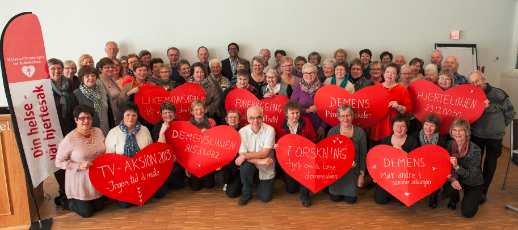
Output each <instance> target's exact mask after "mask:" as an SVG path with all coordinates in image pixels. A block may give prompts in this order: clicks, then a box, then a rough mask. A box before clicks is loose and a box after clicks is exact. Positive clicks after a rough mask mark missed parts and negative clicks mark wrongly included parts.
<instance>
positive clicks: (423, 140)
mask: <svg viewBox="0 0 518 230" xmlns="http://www.w3.org/2000/svg"><path fill="white" fill-rule="evenodd" d="M227 48H228V54H229V57H228V58H226V59H224V60H220V59H217V58H211V57H210V54H209V50H208V48H207V47H204V46H201V47H199V48H198V49H197V57H198V59H199V61H198V62H195V63H193V64H191V63H189V61H187V60H185V59H182V55H181V52H180V50H179V49H178V48H176V47H170V48H168V49H167V51H166V54H167V58H168V60H166V61H164V60H162V59H161V58H157V57H153V56H152V54H151V53H150V52H149V51H147V50H142V51H140V52H139V53H138V54H135V53H131V54H127V55H126V56H120V57H119V55H118V52H119V49H118V45H117V43H116V42H114V41H109V42H107V43H106V45H105V52H106V56H105V57H103V58H101V59H100V60H99V61H98V62H97V63H95V62H94V59H93V57H92V56H91V55H88V54H84V55H81V56H80V58H79V60H78V62H77V65H76V63H75V62H74V61H72V60H66V61H64V62H63V61H61V60H59V59H56V58H51V59H49V60H48V67H49V75H50V79H51V82H52V91H53V93H54V99H55V101H56V107H57V111H58V117H59V121H60V123H61V128H62V132H63V135H64V136H65V137H64V139H63V140H62V142H61V144H60V145H59V148H58V153H57V157H56V166H57V167H59V168H60V169H61V170H59V171H57V172H56V173H55V176H56V179H57V181H58V183H59V187H60V195H59V196H58V197H56V199H55V202H56V204H58V205H62V206H63V207H64V208H67V209H70V210H72V211H74V212H76V213H78V214H79V215H81V216H82V217H89V216H92V215H93V214H94V212H95V211H97V210H100V209H101V208H102V207H103V205H104V203H105V202H106V201H107V199H106V198H104V197H103V196H102V195H101V194H100V193H99V192H97V191H96V190H95V188H94V187H93V186H92V184H91V182H90V180H89V177H88V168H89V167H90V166H91V165H92V161H93V160H94V159H95V158H96V157H97V156H99V155H100V154H103V153H105V152H111V153H117V154H122V155H125V156H129V157H131V156H133V155H135V154H136V153H137V152H138V151H140V150H141V149H143V148H144V147H146V146H147V145H149V144H151V143H153V142H163V143H165V142H166V138H165V136H164V135H165V132H166V130H167V128H168V124H169V123H170V122H171V121H173V120H175V117H176V116H175V115H176V108H175V106H174V105H173V104H172V103H171V102H164V103H163V104H162V105H161V107H160V114H161V118H162V121H161V122H159V123H158V124H154V125H153V124H150V123H148V122H147V121H146V120H144V119H143V118H142V116H140V114H139V110H138V107H137V106H136V105H135V104H134V97H135V94H137V93H138V92H139V89H140V88H141V87H142V86H143V85H145V84H153V85H157V86H160V87H163V88H164V89H165V90H172V89H174V88H175V87H177V86H179V85H182V84H184V83H186V82H190V83H195V84H199V85H201V86H202V87H203V88H204V90H205V96H206V100H205V101H194V102H192V105H191V111H190V112H191V118H190V119H189V120H188V121H189V122H190V123H192V124H193V125H195V126H196V127H198V128H200V129H201V130H202V132H203V131H205V130H207V129H210V128H211V127H214V126H215V125H228V126H230V127H232V128H234V129H235V130H236V131H238V132H239V134H240V137H241V145H240V148H239V152H238V153H236V157H235V159H234V160H233V161H232V162H230V163H229V164H228V165H226V166H225V167H222V168H221V169H219V170H217V171H216V172H213V173H209V174H207V175H205V176H203V177H196V176H194V175H191V174H190V173H189V172H188V171H187V170H185V169H184V168H182V167H181V165H179V164H177V163H176V162H175V167H174V169H173V171H172V172H171V174H170V176H169V178H168V180H167V181H166V182H165V183H164V185H163V186H162V187H160V189H158V191H157V192H156V193H155V194H154V197H155V198H157V199H158V198H161V197H163V196H165V195H166V193H167V192H168V191H169V190H171V189H182V188H184V187H186V186H189V187H190V188H191V189H192V190H193V191H197V190H201V189H203V188H213V187H215V186H219V185H221V186H222V188H223V190H224V191H225V193H226V194H227V196H229V197H233V198H236V197H239V199H238V204H239V205H246V204H247V203H248V202H249V201H250V200H251V199H252V198H253V194H254V189H255V190H256V191H255V194H256V197H257V198H258V199H259V200H261V201H263V202H269V201H270V200H272V198H273V197H274V192H273V187H274V186H273V184H274V180H275V179H276V178H278V179H280V180H282V181H283V182H284V184H285V188H286V191H287V192H288V193H297V192H298V193H299V194H300V195H299V199H300V201H301V204H302V205H303V206H304V207H310V206H311V205H312V200H311V197H312V195H313V194H311V192H310V191H309V190H308V189H307V188H306V187H304V185H302V184H300V183H299V182H297V181H296V180H295V179H293V178H292V177H290V176H289V175H287V174H286V173H284V172H283V170H282V168H281V167H279V165H278V164H277V163H276V159H275V148H276V144H275V143H276V140H278V139H279V138H281V137H282V136H284V135H286V134H298V135H302V136H304V137H306V138H307V139H309V140H311V141H313V142H315V143H316V142H318V141H320V140H322V139H324V138H326V137H327V136H332V135H344V136H346V137H348V138H350V139H351V140H352V142H353V144H354V146H355V151H356V157H355V160H354V162H355V164H354V166H353V168H351V170H350V171H349V172H347V173H346V174H345V175H343V176H342V177H341V178H339V179H338V180H337V181H336V182H334V183H333V184H331V185H330V186H329V187H328V188H325V189H324V192H325V193H327V194H328V195H329V198H330V200H332V201H335V202H341V201H345V202H347V203H349V204H353V203H355V202H356V201H357V200H358V199H359V197H358V190H359V189H368V188H371V187H374V201H375V202H376V203H378V204H386V203H389V202H390V201H391V200H394V197H393V196H392V195H391V194H390V193H388V192H387V191H385V190H384V189H383V188H382V187H381V186H379V185H376V184H375V181H372V180H371V179H370V176H369V173H368V171H367V170H366V155H367V153H368V151H369V149H370V148H372V147H373V146H375V145H378V144H386V145H390V146H393V147H394V148H397V149H401V150H403V151H405V152H410V151H412V150H413V149H415V148H418V147H419V146H421V145H425V144H437V145H439V146H442V147H444V148H445V149H447V150H448V152H449V153H450V155H451V159H450V161H451V165H452V173H451V176H450V177H449V178H448V182H446V183H445V185H444V186H443V187H442V188H441V189H439V190H438V191H436V192H434V193H432V194H431V195H430V196H429V198H428V204H429V206H430V207H431V208H436V207H437V206H438V203H439V201H440V199H439V197H444V196H446V197H449V198H450V200H449V202H448V206H447V207H448V208H450V209H456V206H457V204H458V202H459V201H460V202H461V204H460V206H461V211H462V215H463V216H465V217H473V216H474V215H475V214H476V212H477V210H478V207H479V205H480V204H482V203H484V202H485V201H486V199H487V193H488V189H489V187H490V184H491V181H492V179H493V176H494V174H495V169H496V167H497V159H498V157H499V156H500V154H501V151H502V138H503V135H504V132H505V130H504V129H505V127H506V126H507V125H509V123H510V122H511V120H512V119H513V117H514V114H515V112H514V108H513V106H512V103H511V101H510V98H509V96H508V95H507V94H506V93H505V92H504V91H503V90H502V89H499V88H496V87H494V86H492V85H490V84H489V83H488V82H487V79H486V76H485V75H484V73H482V72H479V71H475V72H472V73H470V74H469V75H468V76H467V77H465V76H462V75H461V74H459V73H458V72H457V69H458V65H459V64H458V62H457V59H456V58H455V57H454V56H449V57H446V58H444V60H443V56H442V54H441V52H440V51H439V50H435V51H433V52H432V53H431V55H430V59H431V63H430V64H427V65H425V63H424V61H423V59H421V58H417V57H416V58H413V59H411V61H410V62H409V63H406V59H405V57H404V56H403V55H393V54H392V53H391V52H389V51H384V52H382V53H381V55H380V56H379V60H373V55H372V52H371V50H369V49H362V50H361V51H360V52H359V53H358V58H354V59H352V60H350V61H348V57H349V56H350V54H348V53H347V52H346V51H345V50H344V49H337V50H336V52H334V55H333V57H331V58H325V59H323V60H322V56H321V54H320V53H318V52H311V53H310V54H309V55H308V56H307V58H306V57H304V56H296V57H295V58H291V57H289V56H288V55H287V53H286V51H284V50H276V51H275V52H274V59H275V60H274V61H272V62H270V58H271V51H270V50H269V49H261V50H260V51H259V53H258V55H257V56H254V57H253V58H252V59H251V61H248V60H246V59H245V58H243V57H241V56H239V45H238V44H236V43H230V44H228V46H227ZM419 79H424V80H428V81H431V82H433V83H435V84H437V85H438V86H439V87H441V88H442V89H448V88H451V87H454V86H455V85H459V84H473V85H475V86H477V87H480V88H481V89H482V90H483V91H484V92H485V94H486V96H487V99H488V100H487V101H486V108H485V111H484V113H483V115H482V116H481V117H480V119H479V120H478V121H476V122H474V123H473V124H471V125H470V123H469V122H467V121H466V120H463V119H461V118H459V119H457V120H455V121H454V122H453V124H452V125H451V127H450V131H449V135H448V136H443V135H441V134H440V133H439V127H440V122H441V121H440V119H439V117H438V116H437V115H436V114H433V113H431V114H429V115H428V116H427V117H426V119H424V121H422V123H421V122H419V121H418V120H417V119H416V118H415V117H414V116H413V115H412V111H413V103H412V98H411V97H410V95H409V93H408V90H407V87H408V85H409V84H411V83H412V82H413V81H416V80H419ZM324 85H336V86H338V87H341V88H343V89H345V90H347V91H349V92H351V93H353V92H356V91H359V90H361V89H362V88H365V87H368V86H377V89H378V90H384V91H386V92H387V93H388V95H389V98H390V100H389V101H390V102H389V104H388V106H389V109H390V111H389V113H388V114H387V115H386V116H385V117H384V118H383V119H381V120H380V121H379V122H378V123H377V124H376V125H374V126H372V127H370V128H362V127H359V126H357V125H355V123H354V118H355V111H354V109H353V108H352V107H351V106H347V105H343V106H340V107H338V109H337V111H336V114H337V118H338V120H339V123H338V125H336V126H334V127H331V126H330V125H328V124H326V123H325V122H324V121H323V120H322V119H321V118H320V117H319V116H318V115H317V107H316V106H315V104H314V100H313V99H314V96H315V93H316V92H317V90H318V89H320V88H321V87H322V86H324ZM236 88H238V89H244V90H247V91H249V92H251V93H252V94H254V95H255V96H257V97H258V98H269V97H273V96H275V95H283V96H287V97H289V102H288V103H287V104H286V105H285V108H284V112H285V116H286V119H285V122H284V123H283V124H282V127H281V128H279V129H275V128H273V127H272V126H270V125H268V124H266V123H265V122H263V119H264V114H263V109H262V108H261V107H259V106H251V107H249V108H248V110H247V112H246V117H244V118H243V117H241V116H243V115H244V114H240V113H239V112H238V111H235V110H229V111H226V110H225V109H224V108H225V107H224V103H225V98H226V95H227V94H228V92H229V91H231V90H233V89H236ZM243 120H244V121H247V122H242V121H243ZM172 147H173V150H174V146H172ZM430 154H433V153H430ZM481 162H483V165H481ZM218 173H221V174H222V175H223V176H222V178H223V179H222V182H218V180H217V179H216V174H218ZM368 185H371V186H368ZM461 192H462V194H463V198H462V200H461V199H460V194H461ZM441 194H442V196H441ZM116 203H117V205H118V206H119V207H121V208H129V207H131V206H132V205H131V204H129V203H125V202H119V201H117V202H116Z"/></svg>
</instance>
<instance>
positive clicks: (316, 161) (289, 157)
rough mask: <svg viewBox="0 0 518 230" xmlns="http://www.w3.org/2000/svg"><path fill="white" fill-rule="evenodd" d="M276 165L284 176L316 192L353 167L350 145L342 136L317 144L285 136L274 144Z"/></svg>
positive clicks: (353, 154) (296, 136) (353, 153)
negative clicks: (282, 170) (282, 171)
mask: <svg viewBox="0 0 518 230" xmlns="http://www.w3.org/2000/svg"><path fill="white" fill-rule="evenodd" d="M275 152H276V156H277V161H278V163H279V164H280V166H281V167H282V169H284V172H286V173H287V174H288V175H290V176H291V177H293V178H294V179H295V180H297V181H298V182H299V183H301V184H302V185H304V187H306V188H308V189H309V190H310V191H311V192H315V193H316V192H318V191H320V190H322V189H323V188H325V187H327V186H329V185H330V184H332V183H333V182H335V181H336V180H338V179H340V178H341V177H342V176H343V175H344V174H345V173H347V171H349V169H350V168H351V167H352V166H353V164H354V156H355V150H354V144H353V142H352V141H351V140H350V139H349V138H347V137H346V136H343V135H335V136H330V137H328V138H326V139H324V140H322V141H320V142H319V143H318V144H315V143H313V142H311V141H310V140H308V139H306V138H305V137H303V136H300V135H296V134H288V135H285V136H283V137H282V138H281V139H279V141H278V142H277V148H276V149H275Z"/></svg>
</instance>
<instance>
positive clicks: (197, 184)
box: [189, 172, 216, 191]
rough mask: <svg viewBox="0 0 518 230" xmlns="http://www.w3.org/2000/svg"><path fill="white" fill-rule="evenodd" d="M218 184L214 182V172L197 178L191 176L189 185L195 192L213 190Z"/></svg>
mask: <svg viewBox="0 0 518 230" xmlns="http://www.w3.org/2000/svg"><path fill="white" fill-rule="evenodd" d="M215 184H216V182H215V180H214V172H211V173H209V174H207V175H205V176H202V177H197V176H195V175H191V177H190V178H189V185H190V186H191V189H192V190H193V191H199V190H200V189H202V188H203V187H205V188H213V187H214V185H215Z"/></svg>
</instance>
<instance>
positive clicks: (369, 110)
mask: <svg viewBox="0 0 518 230" xmlns="http://www.w3.org/2000/svg"><path fill="white" fill-rule="evenodd" d="M382 87H383V86H381V85H379V84H378V85H373V86H367V87H365V88H363V89H361V90H358V91H356V92H354V93H353V94H351V93H349V92H348V91H347V90H345V89H343V88H340V87H338V86H336V85H326V86H324V87H322V88H320V89H318V90H317V93H316V94H315V99H314V101H315V105H316V106H317V114H318V116H319V117H320V118H322V120H324V121H325V122H326V123H327V124H329V125H332V126H335V125H337V124H338V123H339V121H338V118H337V117H336V109H337V108H338V107H339V106H341V105H350V106H352V107H353V109H354V123H355V124H357V125H359V126H360V127H362V128H368V127H371V126H373V125H375V124H376V123H377V122H378V121H379V120H380V119H382V118H384V117H385V116H386V115H387V113H388V111H389V107H388V104H389V95H388V93H387V91H386V90H384V89H383V88H382Z"/></svg>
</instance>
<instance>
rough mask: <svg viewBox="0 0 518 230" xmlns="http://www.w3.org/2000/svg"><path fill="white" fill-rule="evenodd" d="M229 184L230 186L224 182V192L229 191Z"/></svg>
mask: <svg viewBox="0 0 518 230" xmlns="http://www.w3.org/2000/svg"><path fill="white" fill-rule="evenodd" d="M227 186H228V184H224V185H223V192H226V191H227Z"/></svg>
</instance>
